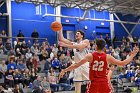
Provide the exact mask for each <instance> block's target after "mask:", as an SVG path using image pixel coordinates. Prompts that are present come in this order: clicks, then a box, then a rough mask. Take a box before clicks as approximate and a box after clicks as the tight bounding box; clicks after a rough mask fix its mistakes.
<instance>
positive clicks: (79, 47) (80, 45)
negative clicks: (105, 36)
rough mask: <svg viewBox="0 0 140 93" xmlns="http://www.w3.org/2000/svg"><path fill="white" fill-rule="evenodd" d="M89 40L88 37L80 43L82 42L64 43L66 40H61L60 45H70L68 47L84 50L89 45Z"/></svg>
mask: <svg viewBox="0 0 140 93" xmlns="http://www.w3.org/2000/svg"><path fill="white" fill-rule="evenodd" d="M89 44H90V43H89V40H87V39H85V40H84V41H83V43H80V44H76V45H75V44H73V45H72V44H66V43H64V42H61V41H60V42H59V45H60V46H62V47H68V48H72V49H73V48H75V49H79V50H82V49H84V48H86V47H88V46H89Z"/></svg>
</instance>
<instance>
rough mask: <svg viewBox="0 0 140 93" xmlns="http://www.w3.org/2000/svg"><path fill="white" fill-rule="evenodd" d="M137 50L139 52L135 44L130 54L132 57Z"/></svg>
mask: <svg viewBox="0 0 140 93" xmlns="http://www.w3.org/2000/svg"><path fill="white" fill-rule="evenodd" d="M138 52H139V48H138V47H137V46H135V47H134V48H133V51H132V52H131V56H133V57H134V56H135V55H136V54H137V53H138Z"/></svg>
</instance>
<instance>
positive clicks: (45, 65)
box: [44, 58, 51, 76]
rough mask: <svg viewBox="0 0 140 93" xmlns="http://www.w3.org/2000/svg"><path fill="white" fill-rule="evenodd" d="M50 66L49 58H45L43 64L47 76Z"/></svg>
mask: <svg viewBox="0 0 140 93" xmlns="http://www.w3.org/2000/svg"><path fill="white" fill-rule="evenodd" d="M50 68H51V58H47V60H46V62H45V64H44V72H45V74H46V75H47V76H48V73H49V70H50Z"/></svg>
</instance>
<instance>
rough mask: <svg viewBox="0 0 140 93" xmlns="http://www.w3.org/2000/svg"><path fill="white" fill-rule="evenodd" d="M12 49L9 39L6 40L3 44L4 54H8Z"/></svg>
mask: <svg viewBox="0 0 140 93" xmlns="http://www.w3.org/2000/svg"><path fill="white" fill-rule="evenodd" d="M11 49H12V44H11V42H10V39H7V41H6V43H5V50H4V52H5V54H8V52H9V51H10V50H11Z"/></svg>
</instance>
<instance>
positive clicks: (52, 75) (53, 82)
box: [48, 68, 59, 92]
mask: <svg viewBox="0 0 140 93" xmlns="http://www.w3.org/2000/svg"><path fill="white" fill-rule="evenodd" d="M49 72H50V73H49V75H48V76H49V82H50V87H51V89H52V90H53V91H54V92H56V91H58V90H59V84H58V83H57V82H58V80H57V76H56V73H55V71H54V69H53V68H51V69H50V71H49Z"/></svg>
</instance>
